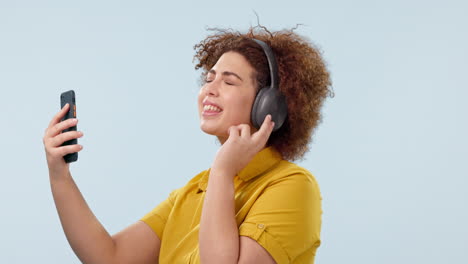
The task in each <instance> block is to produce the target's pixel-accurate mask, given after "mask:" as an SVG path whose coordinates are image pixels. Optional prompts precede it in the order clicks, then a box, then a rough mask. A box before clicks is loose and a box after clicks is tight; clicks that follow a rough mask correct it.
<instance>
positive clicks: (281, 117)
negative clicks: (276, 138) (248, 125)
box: [251, 87, 288, 132]
mask: <svg viewBox="0 0 468 264" xmlns="http://www.w3.org/2000/svg"><path fill="white" fill-rule="evenodd" d="M287 113H288V106H287V104H286V99H285V97H284V96H283V95H282V94H281V93H280V92H279V91H278V89H273V88H271V87H265V88H262V89H261V90H260V91H259V92H258V94H257V96H256V97H255V102H254V104H253V107H252V113H251V119H252V124H253V125H254V127H256V128H257V129H260V126H261V125H262V123H263V121H264V120H265V117H266V116H267V115H269V114H270V115H271V117H272V120H273V122H275V127H274V128H273V132H274V131H276V130H278V129H279V128H280V127H281V126H282V125H283V123H284V121H285V120H286V116H287Z"/></svg>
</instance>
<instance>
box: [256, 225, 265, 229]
mask: <svg viewBox="0 0 468 264" xmlns="http://www.w3.org/2000/svg"><path fill="white" fill-rule="evenodd" d="M257 227H258V228H263V227H265V226H264V225H263V224H258V225H257Z"/></svg>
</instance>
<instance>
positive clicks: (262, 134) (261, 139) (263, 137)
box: [252, 115, 275, 145]
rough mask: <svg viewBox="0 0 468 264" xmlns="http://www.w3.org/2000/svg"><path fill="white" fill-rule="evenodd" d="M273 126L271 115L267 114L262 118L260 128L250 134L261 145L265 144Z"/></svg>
mask: <svg viewBox="0 0 468 264" xmlns="http://www.w3.org/2000/svg"><path fill="white" fill-rule="evenodd" d="M274 127H275V122H273V121H271V115H267V116H266V117H265V120H263V123H262V126H261V127H260V129H259V130H258V131H257V132H256V133H254V134H253V135H252V139H253V140H255V141H257V142H258V143H260V144H262V145H263V144H265V143H266V142H267V141H268V138H269V137H270V135H271V132H272V131H273V128H274Z"/></svg>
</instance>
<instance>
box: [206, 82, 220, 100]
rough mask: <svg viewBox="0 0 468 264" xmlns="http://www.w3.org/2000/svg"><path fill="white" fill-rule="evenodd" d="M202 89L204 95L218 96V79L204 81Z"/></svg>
mask: <svg viewBox="0 0 468 264" xmlns="http://www.w3.org/2000/svg"><path fill="white" fill-rule="evenodd" d="M203 91H204V93H205V95H211V96H218V95H219V81H218V80H217V79H214V80H212V81H211V82H206V83H205V85H203Z"/></svg>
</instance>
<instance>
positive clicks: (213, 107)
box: [203, 105, 221, 112]
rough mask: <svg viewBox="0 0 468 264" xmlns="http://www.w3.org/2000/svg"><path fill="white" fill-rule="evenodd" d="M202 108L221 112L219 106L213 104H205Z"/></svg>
mask: <svg viewBox="0 0 468 264" xmlns="http://www.w3.org/2000/svg"><path fill="white" fill-rule="evenodd" d="M203 110H205V111H216V112H221V109H220V108H219V107H216V106H214V105H205V106H204V107H203Z"/></svg>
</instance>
